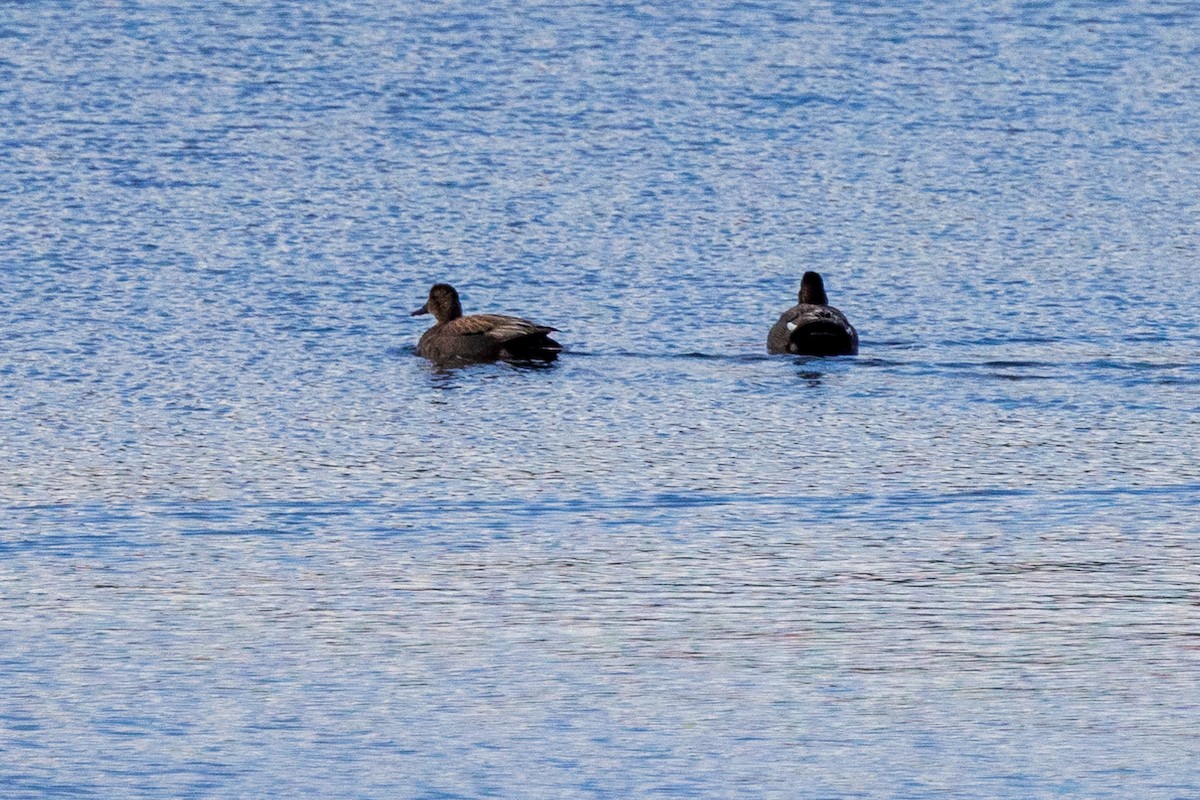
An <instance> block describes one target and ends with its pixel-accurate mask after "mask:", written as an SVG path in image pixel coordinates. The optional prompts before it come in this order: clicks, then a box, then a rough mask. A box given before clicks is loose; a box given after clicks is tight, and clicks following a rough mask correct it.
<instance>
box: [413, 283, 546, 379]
mask: <svg viewBox="0 0 1200 800" xmlns="http://www.w3.org/2000/svg"><path fill="white" fill-rule="evenodd" d="M420 314H433V316H434V318H436V319H437V324H436V325H434V326H433V327H432V328H430V329H429V330H427V331H425V333H424V334H422V335H421V340H420V341H419V342H417V354H418V355H422V356H425V358H428V359H429V360H430V361H433V362H435V363H437V364H453V363H456V362H469V361H496V360H514V361H524V360H540V361H553V360H554V359H555V358H557V357H558V354H559V353H560V352H562V345H560V344H559V343H558V342H556V341H554V340H553V339H551V338H550V337H549V336H548V335H547V334H549V333H550V332H551V331H556V330H558V328H551V327H550V326H548V325H538V324H536V323H533V322H530V321H529V320H527V319H521V318H520V317H509V316H505V315H504V314H471V315H470V316H466V317H464V316H463V312H462V304H461V303H460V302H459V300H458V292H457V291H455V289H454V287H453V286H451V285H450V284H448V283H435V284H434V285H433V288H431V289H430V290H429V299H428V300H427V301H426V302H425V305H423V306H421V307H420V308H418V309H417V310H416V311H414V312H412V315H413V316H414V317H415V316H418V315H420Z"/></svg>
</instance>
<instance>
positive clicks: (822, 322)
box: [767, 272, 858, 356]
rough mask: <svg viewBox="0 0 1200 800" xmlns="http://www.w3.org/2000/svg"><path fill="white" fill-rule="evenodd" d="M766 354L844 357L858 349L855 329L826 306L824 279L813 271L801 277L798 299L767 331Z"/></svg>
mask: <svg viewBox="0 0 1200 800" xmlns="http://www.w3.org/2000/svg"><path fill="white" fill-rule="evenodd" d="M767 352H768V353H793V354H795V355H808V356H843V355H854V354H855V353H857V352H858V331H856V330H854V326H853V325H851V324H850V320H848V319H846V315H845V314H843V313H842V312H841V311H839V310H837V309H836V308H834V307H833V306H831V305H829V297H828V295H826V294H825V282H824V281H822V280H821V276H820V275H818V274H817V273H815V272H806V273H804V277H803V278H802V279H801V280H800V302H799V304H797V305H794V306H792V307H791V308H789V309H788V310H787V311H785V312H783V314H782V315H781V316H780V317H779V321H778V322H776V323H775V325H774V327H772V328H771V332H770V333H769V334H767Z"/></svg>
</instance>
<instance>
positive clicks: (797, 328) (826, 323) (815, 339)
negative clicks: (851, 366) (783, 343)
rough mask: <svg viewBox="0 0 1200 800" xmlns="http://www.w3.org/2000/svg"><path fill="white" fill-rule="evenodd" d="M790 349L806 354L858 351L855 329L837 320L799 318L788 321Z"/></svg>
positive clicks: (834, 353) (851, 353) (835, 354)
mask: <svg viewBox="0 0 1200 800" xmlns="http://www.w3.org/2000/svg"><path fill="white" fill-rule="evenodd" d="M787 327H788V330H789V331H790V333H789V334H788V351H789V352H792V353H795V354H797V355H805V356H840V355H853V354H854V353H857V352H858V336H856V335H855V333H854V329H853V328H850V327H849V326H848V325H843V324H842V323H840V322H838V321H836V320H829V319H809V320H804V319H799V320H796V321H795V322H789V323H788V326H787Z"/></svg>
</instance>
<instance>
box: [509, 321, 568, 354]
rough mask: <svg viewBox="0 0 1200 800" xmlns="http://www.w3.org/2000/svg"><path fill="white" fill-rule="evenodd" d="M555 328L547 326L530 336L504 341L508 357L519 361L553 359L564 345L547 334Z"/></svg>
mask: <svg viewBox="0 0 1200 800" xmlns="http://www.w3.org/2000/svg"><path fill="white" fill-rule="evenodd" d="M552 330H554V328H546V329H545V330H544V331H542V330H540V331H538V332H536V333H531V334H529V335H528V336H521V337H519V338H516V339H510V340H509V341H507V342H505V343H504V349H505V351H506V352H507V353H508V357H509V358H511V359H515V360H517V361H553V360H554V359H556V358H558V354H559V353H561V352H562V349H563V347H562V345H561V344H559V343H558V342H556V341H554V340H553V339H551V338H550V337H549V336H548V335H547V334H548V333H549V332H550V331H552Z"/></svg>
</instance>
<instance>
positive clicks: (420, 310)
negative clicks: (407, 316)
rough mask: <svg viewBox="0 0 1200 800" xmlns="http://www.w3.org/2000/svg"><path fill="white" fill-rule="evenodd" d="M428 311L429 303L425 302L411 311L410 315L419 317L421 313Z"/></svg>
mask: <svg viewBox="0 0 1200 800" xmlns="http://www.w3.org/2000/svg"><path fill="white" fill-rule="evenodd" d="M428 313H429V303H426V304H425V305H423V306H421V307H420V308H418V309H417V310H416V311H414V312H412V314H411V316H414V317H419V316H421V315H422V314H428Z"/></svg>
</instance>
